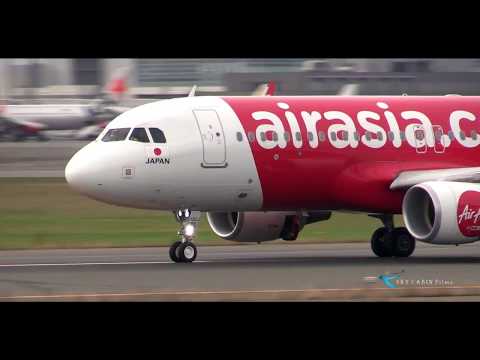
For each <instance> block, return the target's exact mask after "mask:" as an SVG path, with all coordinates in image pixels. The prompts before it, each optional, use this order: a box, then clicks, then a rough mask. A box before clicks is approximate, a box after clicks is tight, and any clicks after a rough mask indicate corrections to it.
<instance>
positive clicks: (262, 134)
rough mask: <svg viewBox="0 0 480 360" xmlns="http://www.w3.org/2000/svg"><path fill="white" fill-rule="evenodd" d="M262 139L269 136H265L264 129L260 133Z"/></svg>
mask: <svg viewBox="0 0 480 360" xmlns="http://www.w3.org/2000/svg"><path fill="white" fill-rule="evenodd" d="M260 139H261V140H262V141H265V140H267V137H266V136H265V133H264V132H263V131H262V132H261V133H260Z"/></svg>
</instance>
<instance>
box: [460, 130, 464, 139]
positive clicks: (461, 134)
mask: <svg viewBox="0 0 480 360" xmlns="http://www.w3.org/2000/svg"><path fill="white" fill-rule="evenodd" d="M460 139H462V140H465V133H464V132H463V131H460Z"/></svg>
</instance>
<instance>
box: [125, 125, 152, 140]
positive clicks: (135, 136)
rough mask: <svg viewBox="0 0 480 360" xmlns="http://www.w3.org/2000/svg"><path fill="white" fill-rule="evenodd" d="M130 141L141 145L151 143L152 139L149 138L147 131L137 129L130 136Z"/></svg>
mask: <svg viewBox="0 0 480 360" xmlns="http://www.w3.org/2000/svg"><path fill="white" fill-rule="evenodd" d="M130 140H132V141H138V142H141V143H149V142H150V139H149V138H148V135H147V131H146V130H145V129H144V128H135V129H133V131H132V134H131V135H130Z"/></svg>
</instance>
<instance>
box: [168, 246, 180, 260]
mask: <svg viewBox="0 0 480 360" xmlns="http://www.w3.org/2000/svg"><path fill="white" fill-rule="evenodd" d="M180 245H182V242H181V241H175V242H174V243H173V244H172V246H170V251H169V252H168V253H169V255H170V259H171V260H172V261H173V262H180V258H179V256H178V247H179V246H180Z"/></svg>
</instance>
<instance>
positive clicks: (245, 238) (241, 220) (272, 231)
mask: <svg viewBox="0 0 480 360" xmlns="http://www.w3.org/2000/svg"><path fill="white" fill-rule="evenodd" d="M207 219H208V223H209V224H210V227H211V228H212V230H213V232H214V233H215V234H216V235H218V236H220V237H221V238H223V239H225V240H231V241H240V242H262V241H271V240H277V239H284V240H295V239H296V238H297V236H298V233H299V232H300V230H302V228H303V226H304V224H305V223H306V219H305V218H304V217H302V214H301V213H297V212H208V213H207Z"/></svg>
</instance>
